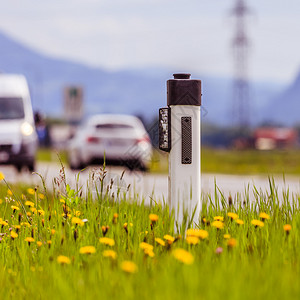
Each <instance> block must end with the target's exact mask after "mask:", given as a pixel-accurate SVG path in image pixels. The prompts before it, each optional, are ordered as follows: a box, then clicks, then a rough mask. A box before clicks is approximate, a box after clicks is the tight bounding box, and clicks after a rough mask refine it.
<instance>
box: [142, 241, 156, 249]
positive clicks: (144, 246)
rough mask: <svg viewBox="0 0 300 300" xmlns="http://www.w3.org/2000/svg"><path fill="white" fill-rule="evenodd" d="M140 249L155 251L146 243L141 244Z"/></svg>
mask: <svg viewBox="0 0 300 300" xmlns="http://www.w3.org/2000/svg"><path fill="white" fill-rule="evenodd" d="M140 249H143V250H146V249H148V250H153V246H152V245H150V244H148V243H145V242H142V243H140Z"/></svg>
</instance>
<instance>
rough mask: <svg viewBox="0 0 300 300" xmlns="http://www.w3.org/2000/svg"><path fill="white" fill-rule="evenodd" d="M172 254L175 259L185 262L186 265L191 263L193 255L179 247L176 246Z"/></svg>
mask: <svg viewBox="0 0 300 300" xmlns="http://www.w3.org/2000/svg"><path fill="white" fill-rule="evenodd" d="M172 255H173V256H174V257H175V259H177V260H178V261H180V262H182V263H184V264H186V265H191V264H192V263H193V262H194V256H193V255H192V254H191V253H190V252H188V251H186V250H184V249H181V248H177V249H175V250H174V251H173V252H172Z"/></svg>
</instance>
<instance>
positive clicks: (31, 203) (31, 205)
mask: <svg viewBox="0 0 300 300" xmlns="http://www.w3.org/2000/svg"><path fill="white" fill-rule="evenodd" d="M25 205H27V206H29V207H34V203H33V202H32V201H28V200H27V201H26V202H25Z"/></svg>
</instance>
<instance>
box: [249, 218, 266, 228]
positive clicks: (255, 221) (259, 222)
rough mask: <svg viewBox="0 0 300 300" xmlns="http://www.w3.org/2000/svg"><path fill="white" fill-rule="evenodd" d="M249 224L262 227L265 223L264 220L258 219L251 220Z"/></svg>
mask: <svg viewBox="0 0 300 300" xmlns="http://www.w3.org/2000/svg"><path fill="white" fill-rule="evenodd" d="M251 224H252V225H254V226H255V227H264V226H265V224H264V222H262V221H260V220H255V219H254V220H252V221H251Z"/></svg>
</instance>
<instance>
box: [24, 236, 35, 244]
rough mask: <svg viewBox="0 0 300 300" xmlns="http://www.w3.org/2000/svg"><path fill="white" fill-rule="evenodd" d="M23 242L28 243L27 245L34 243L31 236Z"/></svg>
mask: <svg viewBox="0 0 300 300" xmlns="http://www.w3.org/2000/svg"><path fill="white" fill-rule="evenodd" d="M24 241H25V242H28V243H33V242H34V238H33V237H31V236H29V237H27V238H26V239H25V240H24Z"/></svg>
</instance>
